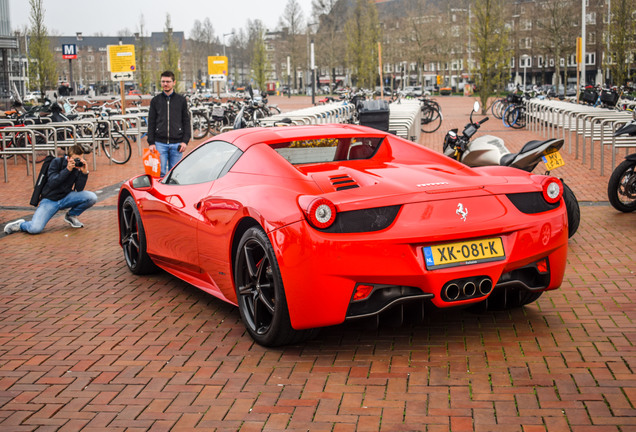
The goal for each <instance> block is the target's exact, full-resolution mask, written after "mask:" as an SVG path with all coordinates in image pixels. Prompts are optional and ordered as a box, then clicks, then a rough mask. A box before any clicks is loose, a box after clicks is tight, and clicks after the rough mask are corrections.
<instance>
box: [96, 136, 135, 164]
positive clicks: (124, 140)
mask: <svg viewBox="0 0 636 432" xmlns="http://www.w3.org/2000/svg"><path fill="white" fill-rule="evenodd" d="M102 150H104V153H105V154H106V156H107V157H108V158H109V159H110V160H112V161H113V162H114V163H116V164H125V163H126V162H128V161H129V160H130V155H131V153H132V150H131V148H130V141H129V140H128V137H127V136H126V135H124V134H123V133H121V132H119V131H111V133H110V146H108V145H107V144H106V142H105V141H102Z"/></svg>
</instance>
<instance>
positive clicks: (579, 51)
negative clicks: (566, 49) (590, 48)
mask: <svg viewBox="0 0 636 432" xmlns="http://www.w3.org/2000/svg"><path fill="white" fill-rule="evenodd" d="M581 63H583V38H580V37H577V38H576V64H581Z"/></svg>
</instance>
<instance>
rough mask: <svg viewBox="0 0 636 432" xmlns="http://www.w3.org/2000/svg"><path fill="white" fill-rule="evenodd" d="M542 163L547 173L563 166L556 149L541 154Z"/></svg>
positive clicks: (563, 163)
mask: <svg viewBox="0 0 636 432" xmlns="http://www.w3.org/2000/svg"><path fill="white" fill-rule="evenodd" d="M542 159H543V163H544V164H545V167H546V168H547V169H548V171H552V170H553V169H555V168H558V167H561V166H563V165H565V162H564V161H563V158H562V157H561V153H559V151H558V150H557V149H549V150H546V151H544V152H543V158H542Z"/></svg>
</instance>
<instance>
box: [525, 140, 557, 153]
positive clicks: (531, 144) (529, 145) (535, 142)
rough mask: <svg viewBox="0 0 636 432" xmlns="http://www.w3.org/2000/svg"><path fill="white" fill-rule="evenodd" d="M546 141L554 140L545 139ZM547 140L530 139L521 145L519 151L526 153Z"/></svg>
mask: <svg viewBox="0 0 636 432" xmlns="http://www.w3.org/2000/svg"><path fill="white" fill-rule="evenodd" d="M547 141H554V140H547ZM547 141H541V140H532V141H528V142H527V143H525V144H524V145H523V147H522V148H521V150H520V151H519V153H527V152H530V151H532V150H534V149H536V148H537V147H541V146H542V145H543V144H544V143H546V142H547Z"/></svg>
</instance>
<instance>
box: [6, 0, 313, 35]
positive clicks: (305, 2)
mask: <svg viewBox="0 0 636 432" xmlns="http://www.w3.org/2000/svg"><path fill="white" fill-rule="evenodd" d="M287 1H288V0H44V9H45V12H44V19H45V25H46V27H47V29H48V30H49V33H50V34H58V35H61V36H74V35H75V33H76V32H82V33H83V35H84V36H91V35H93V34H95V33H103V34H104V36H115V35H116V34H117V32H118V31H119V30H123V29H125V28H128V29H129V30H130V31H131V32H133V33H134V32H137V31H139V20H140V17H141V14H143V16H144V22H145V28H146V32H147V33H150V32H153V31H155V32H159V31H163V28H164V24H165V21H166V13H169V14H170V19H171V21H172V28H173V29H174V31H183V32H185V34H186V37H189V36H190V33H191V31H192V27H193V25H194V21H195V20H197V19H198V20H199V21H203V20H204V19H205V18H206V17H209V18H210V21H212V26H213V27H214V33H215V35H216V36H218V37H219V39H222V35H223V33H230V32H231V31H232V29H241V28H245V25H246V23H247V20H248V19H251V20H254V19H260V20H261V21H262V22H263V23H264V24H265V26H266V27H267V28H268V29H274V28H275V27H276V26H277V25H278V22H279V18H280V16H281V15H282V14H283V11H284V10H285V5H286V4H287ZM298 3H299V4H300V5H301V7H302V8H303V13H304V14H305V15H304V16H305V18H307V14H308V13H310V12H311V0H298ZM9 8H10V12H11V27H12V29H13V30H17V29H22V28H23V27H24V26H25V25H26V26H28V25H30V23H29V12H30V8H29V2H28V1H27V0H9Z"/></svg>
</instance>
